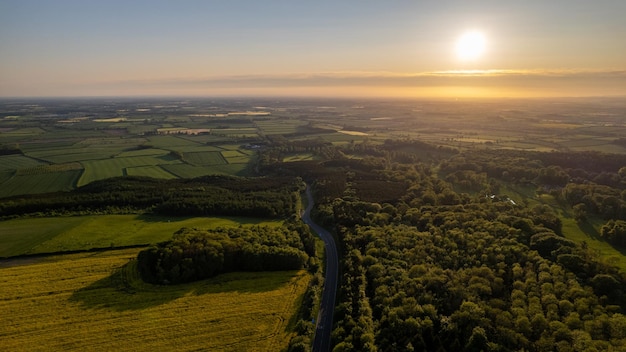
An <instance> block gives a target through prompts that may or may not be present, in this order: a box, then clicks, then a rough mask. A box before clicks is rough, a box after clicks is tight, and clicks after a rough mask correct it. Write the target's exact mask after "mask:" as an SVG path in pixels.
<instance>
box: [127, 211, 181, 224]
mask: <svg viewBox="0 0 626 352" xmlns="http://www.w3.org/2000/svg"><path fill="white" fill-rule="evenodd" d="M191 218H193V217H192V216H164V215H157V214H151V213H145V214H140V215H138V216H137V218H136V219H137V220H139V221H143V222H146V223H156V222H179V221H185V220H189V219H191Z"/></svg>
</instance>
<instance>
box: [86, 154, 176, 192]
mask: <svg viewBox="0 0 626 352" xmlns="http://www.w3.org/2000/svg"><path fill="white" fill-rule="evenodd" d="M176 163H180V160H178V159H176V158H175V157H173V156H170V155H161V156H135V157H127V158H110V159H103V160H88V161H84V162H83V165H84V167H85V172H84V173H83V176H82V177H81V178H80V180H79V181H78V185H79V186H82V185H86V184H88V183H90V182H93V181H96V180H103V179H105V178H110V177H116V176H124V174H125V169H126V168H132V167H138V166H157V165H163V164H176Z"/></svg>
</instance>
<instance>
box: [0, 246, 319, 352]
mask: <svg viewBox="0 0 626 352" xmlns="http://www.w3.org/2000/svg"><path fill="white" fill-rule="evenodd" d="M137 252H138V249H130V250H116V251H108V252H101V253H82V254H72V255H65V256H57V257H50V258H43V259H41V258H38V259H28V261H30V262H21V263H20V262H15V261H13V262H3V263H0V316H2V324H0V347H1V348H2V350H3V351H58V350H65V351H67V350H74V351H121V350H132V351H165V350H176V351H192V350H193V351H196V350H210V351H280V350H285V349H286V347H287V344H288V342H289V339H290V337H291V336H292V333H291V332H290V331H289V330H290V329H291V328H293V322H294V321H295V316H296V314H297V311H298V307H299V305H300V302H301V299H302V295H303V294H304V291H305V289H306V287H307V285H308V282H309V279H310V277H309V275H308V274H307V273H306V272H305V271H298V272H294V271H290V272H259V273H230V274H225V275H220V276H217V277H216V278H213V279H210V280H204V281H200V282H195V283H191V284H184V285H176V286H155V285H149V284H146V283H144V282H143V281H141V280H140V279H139V278H138V277H137V275H136V274H135V272H136V271H135V270H133V269H134V268H133V265H134V262H133V261H132V258H135V256H136V255H137Z"/></svg>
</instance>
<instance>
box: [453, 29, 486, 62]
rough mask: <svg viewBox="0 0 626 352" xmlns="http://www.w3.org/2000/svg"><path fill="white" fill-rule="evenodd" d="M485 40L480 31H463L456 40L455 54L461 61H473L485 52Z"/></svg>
mask: <svg viewBox="0 0 626 352" xmlns="http://www.w3.org/2000/svg"><path fill="white" fill-rule="evenodd" d="M486 44H487V40H486V38H485V35H484V34H483V33H482V32H480V31H468V32H465V33H463V34H462V35H461V36H460V37H459V39H458V40H457V41H456V55H457V57H458V58H459V59H460V60H462V61H475V60H477V59H479V58H480V57H481V56H482V55H483V53H484V52H485V46H486Z"/></svg>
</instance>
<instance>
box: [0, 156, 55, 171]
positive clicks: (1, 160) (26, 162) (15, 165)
mask: <svg viewBox="0 0 626 352" xmlns="http://www.w3.org/2000/svg"><path fill="white" fill-rule="evenodd" d="M37 165H45V164H44V163H43V162H41V161H39V160H35V159H33V158H29V157H27V156H23V155H19V154H15V155H3V156H0V171H4V170H15V169H22V168H27V167H33V166H37Z"/></svg>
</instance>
